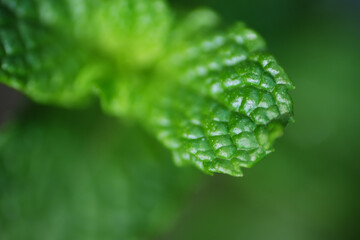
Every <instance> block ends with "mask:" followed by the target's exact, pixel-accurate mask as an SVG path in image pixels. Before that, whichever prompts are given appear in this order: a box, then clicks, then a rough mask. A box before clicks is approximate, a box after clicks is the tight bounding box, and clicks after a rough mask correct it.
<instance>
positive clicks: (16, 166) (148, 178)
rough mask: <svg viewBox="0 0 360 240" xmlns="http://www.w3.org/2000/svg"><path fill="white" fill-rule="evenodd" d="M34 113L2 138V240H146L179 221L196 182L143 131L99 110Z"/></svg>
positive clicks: (194, 176) (40, 110) (22, 117)
mask: <svg viewBox="0 0 360 240" xmlns="http://www.w3.org/2000/svg"><path fill="white" fill-rule="evenodd" d="M29 110H30V111H28V112H27V113H25V114H22V115H20V118H19V119H18V120H17V121H16V122H13V123H12V124H11V125H10V126H7V127H6V128H5V129H2V131H1V136H0V206H1V207H0V238H1V239H2V240H21V239H27V240H37V239H59V240H78V239H89V240H91V239H94V240H97V239H103V240H110V239H133V240H136V239H149V238H151V237H154V236H156V235H157V234H159V233H161V232H163V231H164V230H165V229H167V228H169V227H170V226H171V224H172V223H173V222H174V221H175V220H176V218H177V216H178V213H179V209H180V207H181V204H182V201H183V200H184V199H185V198H186V197H187V196H188V195H189V194H190V193H191V190H190V189H192V186H196V184H194V182H196V179H197V176H198V175H197V174H194V173H195V172H193V171H191V169H179V168H176V167H175V166H174V165H173V164H172V163H171V161H168V158H169V153H168V152H166V151H164V149H163V147H162V146H161V145H160V144H158V143H156V142H155V143H154V141H152V138H150V137H149V136H148V135H147V134H145V133H144V131H141V130H140V129H139V128H132V127H129V126H126V125H124V124H118V122H117V121H115V120H114V119H111V118H109V117H104V116H103V115H102V114H101V113H100V112H98V111H94V109H92V110H87V111H84V110H81V111H76V112H75V111H69V110H61V109H53V108H48V107H47V108H45V107H35V108H31V109H29ZM84 119H87V120H86V121H84ZM100 140H101V141H100Z"/></svg>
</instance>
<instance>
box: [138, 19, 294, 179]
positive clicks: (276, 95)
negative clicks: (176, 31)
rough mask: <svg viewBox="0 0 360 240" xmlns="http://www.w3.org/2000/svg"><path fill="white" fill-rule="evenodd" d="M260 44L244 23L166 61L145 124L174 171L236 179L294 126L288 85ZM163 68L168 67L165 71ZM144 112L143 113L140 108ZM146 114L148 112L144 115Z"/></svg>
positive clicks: (284, 74)
mask: <svg viewBox="0 0 360 240" xmlns="http://www.w3.org/2000/svg"><path fill="white" fill-rule="evenodd" d="M264 48H265V44H264V41H263V39H262V38H261V37H260V36H259V35H258V34H257V33H256V32H254V31H253V30H251V29H249V28H247V27H246V26H245V25H243V24H238V25H236V26H235V27H233V28H232V29H230V30H229V31H228V32H226V33H224V34H221V33H219V34H216V35H213V36H210V37H208V38H205V39H201V40H199V42H198V43H197V44H193V45H191V46H189V47H187V48H180V49H178V52H177V53H174V54H172V55H170V56H169V58H168V59H165V60H164V62H163V65H161V66H160V68H161V69H165V68H166V67H167V69H169V70H170V71H169V73H168V74H169V75H170V76H172V77H167V78H165V77H162V78H161V79H163V78H165V79H175V81H169V80H167V81H164V80H159V81H158V85H155V87H154V88H150V89H148V91H149V92H150V93H149V95H153V96H154V100H153V102H150V104H148V105H147V114H145V116H146V119H144V120H143V121H144V122H146V123H149V122H150V123H149V128H150V130H151V131H153V132H154V133H155V134H156V135H157V137H158V139H160V141H162V142H163V143H164V144H165V145H166V146H167V147H168V148H170V149H172V150H173V153H174V156H175V161H176V162H177V163H178V164H179V165H184V164H188V163H191V164H194V165H196V166H197V167H198V168H200V169H201V170H203V171H205V172H207V173H212V172H219V173H226V174H230V175H233V176H241V175H242V171H241V168H242V167H251V166H253V164H254V163H255V162H257V161H259V160H260V159H262V158H263V157H264V156H266V155H267V154H269V153H270V152H272V151H273V144H274V140H275V139H276V138H277V137H279V136H280V135H281V134H282V131H283V128H284V127H285V126H286V125H287V123H288V122H289V121H292V101H291V98H290V96H289V94H288V92H287V91H288V90H289V89H293V85H292V83H291V81H290V80H289V78H288V76H287V75H286V73H285V72H284V70H283V69H282V68H281V67H280V66H279V65H278V63H277V61H276V60H275V59H274V57H272V56H271V55H270V54H268V53H266V52H264ZM165 65H166V66H165ZM144 109H145V108H144ZM149 109H150V110H149Z"/></svg>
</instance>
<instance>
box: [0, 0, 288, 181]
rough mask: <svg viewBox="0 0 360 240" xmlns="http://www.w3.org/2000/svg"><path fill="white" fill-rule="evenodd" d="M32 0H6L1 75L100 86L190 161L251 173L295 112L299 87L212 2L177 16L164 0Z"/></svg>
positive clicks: (26, 83) (67, 94)
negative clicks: (225, 26)
mask: <svg viewBox="0 0 360 240" xmlns="http://www.w3.org/2000/svg"><path fill="white" fill-rule="evenodd" d="M30 3H31V4H33V6H34V7H29V6H27V5H26V4H24V2H22V1H19V2H13V1H3V3H2V12H1V13H0V14H1V15H2V16H4V17H2V19H8V20H9V19H10V20H9V21H3V22H1V31H2V32H1V35H0V41H1V43H2V45H3V50H2V55H0V56H1V59H0V61H1V70H0V81H2V82H4V83H6V84H8V85H10V86H13V87H15V88H17V89H19V90H21V91H23V92H24V93H26V94H27V95H29V96H30V97H32V98H33V99H35V100H37V101H41V102H44V103H55V104H60V105H65V106H74V105H79V104H83V103H84V102H86V100H88V99H91V98H92V97H94V96H96V97H98V98H99V100H100V102H101V106H102V108H103V109H104V111H106V112H108V113H110V114H114V115H117V116H120V117H127V118H130V119H135V120H137V121H139V122H141V123H142V124H143V125H144V126H146V127H147V129H149V131H151V132H152V133H153V134H154V135H156V136H157V138H158V139H159V140H160V141H161V142H162V143H163V144H164V145H165V146H167V147H168V148H169V149H171V150H172V152H173V154H174V159H175V161H176V163H177V164H178V165H185V164H193V165H195V166H197V167H198V168H199V169H201V170H203V171H204V172H206V173H209V174H211V173H213V172H219V173H226V174H230V175H233V176H241V175H242V171H241V168H242V167H251V166H252V165H253V164H254V163H255V162H257V161H258V160H260V159H262V158H263V157H264V156H266V155H267V154H269V153H270V152H271V151H273V144H274V140H275V139H276V138H277V137H279V136H280V135H281V134H282V130H283V128H284V127H285V126H286V125H287V123H288V122H289V121H292V115H293V114H292V101H291V98H290V96H289V94H288V90H289V89H293V88H294V87H293V85H292V83H291V81H290V80H289V78H288V76H287V75H286V73H285V72H284V70H283V69H282V68H281V67H280V65H279V64H278V63H277V61H276V60H275V58H274V57H273V56H272V55H270V54H269V53H267V52H266V48H265V42H264V40H263V39H262V38H261V37H260V36H259V35H258V34H257V33H256V32H254V31H253V30H251V29H249V28H248V27H246V26H245V25H244V24H241V23H239V24H236V25H235V26H234V27H232V28H230V29H229V30H228V31H225V32H222V31H219V30H218V27H217V24H218V21H219V20H218V17H217V15H216V14H214V13H213V12H211V11H209V10H197V11H194V12H192V13H190V14H189V15H188V16H186V17H184V18H182V19H175V20H173V19H174V17H173V16H172V15H171V13H170V11H169V9H168V8H167V5H166V4H165V3H164V2H163V1H160V0H150V1H145V0H139V1H130V0H113V1H106V2H103V1H96V0H90V1H80V0H78V1H64V0H62V1H45V0H38V1H35V0H34V1H30ZM29 9H32V10H33V11H32V12H31V13H27V10H29ZM25 13H26V14H25ZM23 25H24V26H26V27H25V29H27V30H26V31H24V30H22V29H23V28H24V27H23ZM28 40H29V42H31V43H33V44H32V45H31V44H28V43H27V41H28Z"/></svg>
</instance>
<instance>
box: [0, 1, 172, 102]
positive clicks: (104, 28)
mask: <svg viewBox="0 0 360 240" xmlns="http://www.w3.org/2000/svg"><path fill="white" fill-rule="evenodd" d="M0 19H1V20H0V82H3V83H5V84H7V85H9V86H11V87H14V88H16V89H18V90H20V91H22V92H24V93H25V94H26V95H28V96H30V97H31V98H33V99H35V100H36V101H39V102H43V103H55V104H60V105H65V106H74V105H79V104H83V103H84V102H86V100H87V99H88V98H91V97H92V95H97V94H100V93H98V87H97V86H98V85H106V84H107V82H108V81H114V78H116V79H118V77H119V76H121V77H120V78H121V80H119V81H120V84H121V83H122V82H124V84H126V80H124V79H127V77H126V75H128V74H130V75H131V74H132V73H133V72H136V71H139V69H140V70H141V69H144V68H148V65H151V64H153V62H154V61H155V60H156V59H157V58H159V56H160V55H162V52H163V49H164V45H165V44H164V42H165V41H166V36H167V32H168V29H169V26H170V24H171V16H170V14H169V12H168V9H167V6H166V4H165V3H164V2H163V1H161V0H150V1H149V0H141V1H131V0H122V1H115V0H113V1H98V0H89V1H85V0H74V1H66V0H60V1H59V0H37V1H36V0H29V1H14V0H2V1H1V2H0ZM124 75H125V77H123V76H124ZM114 76H116V77H114Z"/></svg>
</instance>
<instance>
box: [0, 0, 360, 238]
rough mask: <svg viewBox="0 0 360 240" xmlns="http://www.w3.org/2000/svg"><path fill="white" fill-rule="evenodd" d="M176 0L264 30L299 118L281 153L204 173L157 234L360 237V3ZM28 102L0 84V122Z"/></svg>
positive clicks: (281, 143)
mask: <svg viewBox="0 0 360 240" xmlns="http://www.w3.org/2000/svg"><path fill="white" fill-rule="evenodd" d="M170 3H171V5H172V6H173V8H174V9H176V10H177V11H178V12H183V11H187V10H190V9H193V8H195V7H201V6H207V7H210V8H212V9H214V10H216V11H217V12H218V13H219V14H220V15H221V17H222V19H223V20H224V25H231V24H232V23H234V22H236V21H244V22H246V23H247V24H248V25H249V26H250V27H252V28H254V29H256V30H257V31H258V32H260V33H261V34H262V35H263V36H264V38H265V39H266V40H267V43H268V48H269V50H270V51H271V52H272V53H273V54H274V55H275V56H276V57H277V59H278V60H279V62H280V63H281V65H282V66H283V67H284V69H285V70H286V71H287V73H288V74H289V75H290V77H291V79H292V80H293V82H294V83H295V85H296V87H297V88H296V90H295V91H293V92H292V96H293V99H294V103H295V119H296V123H295V124H291V125H289V126H288V128H287V129H286V131H285V135H284V137H283V138H281V139H280V140H279V141H278V142H277V144H276V147H275V148H276V152H275V153H273V154H271V155H270V156H269V157H267V158H266V159H264V160H263V161H261V162H260V163H258V164H257V165H256V166H255V167H254V168H252V169H249V170H246V171H245V176H244V177H243V178H233V177H229V176H224V175H215V176H213V177H208V176H203V177H202V180H201V181H200V183H201V184H200V186H199V187H196V188H195V190H193V193H191V194H189V195H188V198H187V200H186V201H182V208H181V211H180V214H179V217H178V220H177V221H176V223H174V224H172V225H171V227H169V228H168V229H167V230H166V231H165V232H163V233H161V234H157V235H156V236H154V237H153V239H159V240H168V239H169V240H170V239H171V240H177V239H207V240H208V239H224V240H226V239H247V240H258V239H267V240H271V239H274V240H275V239H276V240H283V239H284V240H297V239H299V240H300V239H307V240H313V239H314V240H315V239H316V240H319V239H320V240H322V239H324V240H325V239H326V240H331V239H357V238H358V236H359V235H360V228H359V217H360V205H359V202H360V191H359V183H360V140H359V135H360V107H359V104H360V2H359V1H357V0H342V1H341V0H337V1H336V0H319V1H310V0H292V1H289V0H274V1H268V0H256V1H254V0H241V1H234V0H222V1H217V0H172V1H170ZM28 104H29V103H27V100H25V99H24V98H23V97H21V96H18V95H17V94H16V93H14V92H13V91H11V90H9V89H7V88H5V87H4V86H0V121H1V122H4V119H5V116H6V118H7V119H8V120H9V119H11V116H15V112H16V111H19V107H15V106H23V105H28ZM60 116H61V114H60ZM60 116H59V118H60ZM169 161H171V160H170V159H169ZM0 236H1V235H0ZM0 239H1V238H0ZM95 239H96V238H95Z"/></svg>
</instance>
